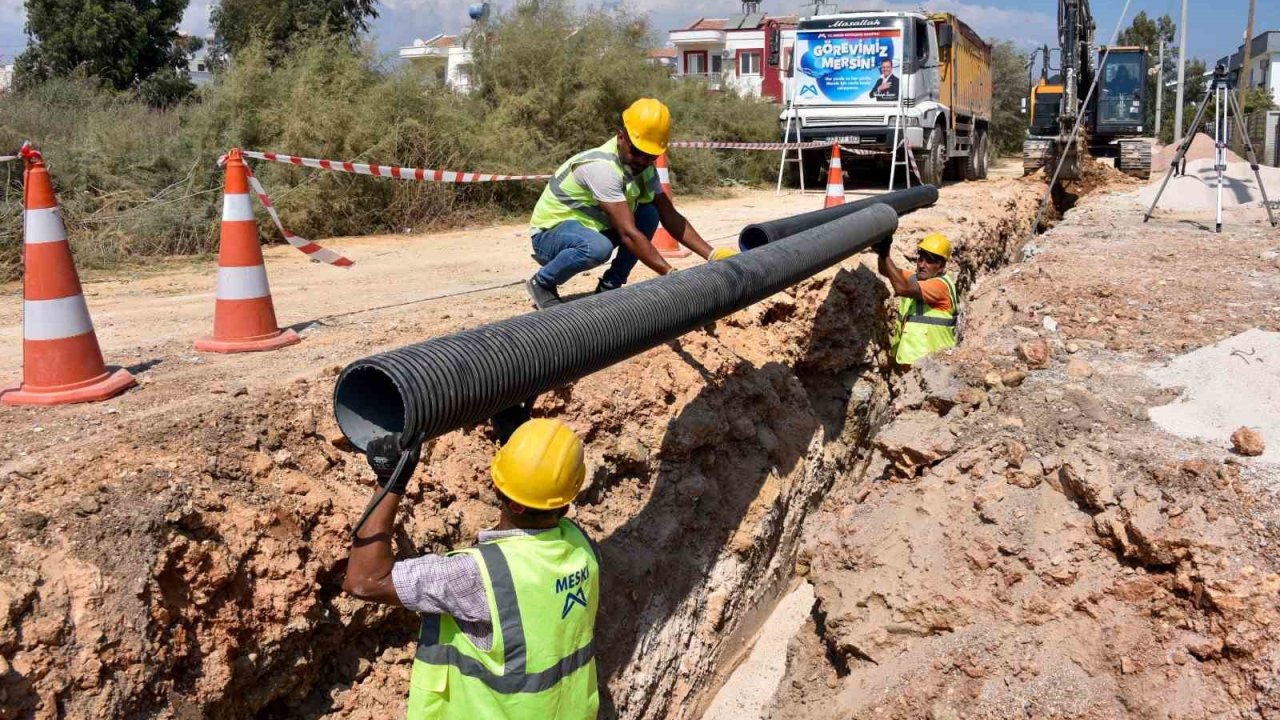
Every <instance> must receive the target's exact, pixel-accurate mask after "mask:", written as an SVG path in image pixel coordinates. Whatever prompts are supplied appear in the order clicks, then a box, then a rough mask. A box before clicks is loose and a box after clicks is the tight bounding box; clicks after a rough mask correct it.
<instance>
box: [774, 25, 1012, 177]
mask: <svg viewBox="0 0 1280 720" xmlns="http://www.w3.org/2000/svg"><path fill="white" fill-rule="evenodd" d="M788 60H789V61H788ZM783 62H785V63H786V66H785V67H784V68H783V69H784V75H785V77H786V78H787V80H786V86H785V87H784V98H785V107H784V109H783V111H782V114H781V116H780V117H779V124H780V126H781V134H782V135H783V140H784V142H795V141H796V140H797V139H798V140H800V141H816V140H822V141H831V142H833V143H835V142H838V143H840V144H841V145H842V146H845V147H849V148H854V149H858V150H876V151H880V152H879V153H867V154H862V153H855V154H853V155H852V156H851V157H849V158H848V159H847V160H846V161H845V162H846V163H850V162H857V161H859V160H862V159H864V158H868V157H872V158H877V157H878V158H881V159H883V158H887V157H888V155H887V153H891V152H892V151H893V150H894V140H895V137H896V136H905V138H906V141H907V143H909V146H910V147H911V149H912V152H914V153H915V160H916V165H917V167H918V168H919V171H920V176H921V180H922V181H923V182H925V183H929V184H935V185H936V184H938V183H939V182H940V181H941V180H943V178H944V177H945V178H947V179H955V180H976V179H981V178H985V177H986V176H987V163H988V160H989V157H990V126H991V107H992V99H991V92H992V83H991V46H990V45H988V44H987V43H986V42H984V41H983V40H982V38H980V37H978V34H977V33H976V32H974V31H973V29H972V28H970V27H969V26H968V25H966V24H965V23H964V22H962V21H961V20H960V19H959V18H957V17H956V16H954V15H952V14H950V13H932V14H930V13H921V12H879V11H877V12H849V13H837V14H827V15H816V16H813V17H808V18H804V19H802V20H801V21H800V22H799V25H798V27H797V29H796V40H795V44H794V45H793V47H792V52H791V53H790V55H789V56H788V58H787V60H784V61H783ZM824 155H825V154H824V153H822V152H821V151H815V150H809V151H806V152H803V153H801V160H800V165H801V172H804V173H805V177H806V179H807V178H810V177H812V178H813V179H814V181H815V182H817V183H820V182H821V180H822V172H823V170H822V166H823V163H825V162H826V157H825V156H824ZM897 157H901V156H897ZM881 162H883V160H881Z"/></svg>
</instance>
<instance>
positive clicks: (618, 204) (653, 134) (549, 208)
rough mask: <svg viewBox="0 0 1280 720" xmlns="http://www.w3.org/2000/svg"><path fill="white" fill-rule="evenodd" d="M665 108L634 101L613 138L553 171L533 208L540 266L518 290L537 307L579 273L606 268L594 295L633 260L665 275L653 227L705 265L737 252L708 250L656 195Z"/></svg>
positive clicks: (621, 280) (667, 125) (618, 282)
mask: <svg viewBox="0 0 1280 720" xmlns="http://www.w3.org/2000/svg"><path fill="white" fill-rule="evenodd" d="M670 131H671V111H670V110H668V109H667V106H666V105H663V104H662V103H661V102H659V101H657V100H654V99H653V98H640V99H639V100H636V101H635V102H634V103H632V104H631V106H630V107H628V108H627V109H626V110H624V111H623V112H622V127H621V128H620V129H619V130H618V134H617V135H616V136H615V137H613V138H610V140H609V142H607V143H605V144H603V145H601V146H600V147H597V148H593V149H591V150H587V151H585V152H580V153H578V154H577V155H574V156H573V157H571V158H569V159H568V160H567V161H565V163H564V164H563V165H561V166H560V168H559V169H558V170H556V172H555V175H553V176H552V178H551V180H550V181H548V182H547V187H546V188H545V189H544V190H543V191H542V196H541V197H539V198H538V204H537V206H536V207H534V209H533V217H532V218H531V219H530V221H529V224H530V225H531V226H532V228H531V234H532V240H533V256H534V259H535V260H537V261H538V264H539V265H541V266H542V269H541V270H539V271H538V273H537V274H536V275H534V276H533V277H531V278H529V280H528V282H526V283H525V288H526V289H527V290H528V291H529V297H531V298H532V299H533V304H534V305H536V306H537V307H538V308H539V309H542V308H547V307H551V306H553V305H559V304H560V294H559V290H558V288H559V287H560V286H561V285H563V284H564V283H565V282H567V281H568V280H569V278H571V277H573V276H574V275H577V274H578V273H580V272H582V271H584V270H589V269H591V268H593V267H598V266H600V265H603V264H605V263H606V262H608V261H609V257H610V256H611V255H613V250H614V248H615V247H616V248H617V249H618V253H617V256H616V257H614V258H613V263H612V264H611V265H610V266H609V269H608V270H607V271H605V273H604V276H603V277H601V278H600V281H599V282H598V283H597V284H596V292H597V293H601V292H604V291H606V290H613V289H615V288H619V287H622V286H623V285H624V284H625V283H626V282H627V276H628V275H630V274H631V269H632V268H634V267H635V265H636V261H637V260H639V261H640V262H642V263H644V264H645V265H646V266H647V267H648V268H649V269H650V270H653V271H654V272H656V273H658V274H659V275H666V274H667V273H669V272H672V270H673V268H672V267H671V266H670V265H668V264H667V261H666V260H664V259H663V258H662V255H661V254H660V253H659V252H658V250H657V249H656V248H655V247H654V246H653V242H652V240H653V235H654V233H655V232H657V231H658V222H659V220H661V222H662V226H663V227H665V228H666V229H667V231H668V232H670V233H671V235H672V236H673V237H674V238H675V239H676V240H677V241H679V242H680V243H681V244H682V245H684V246H685V247H687V248H689V249H690V250H692V251H693V252H695V253H697V254H698V255H699V256H701V257H703V258H706V259H708V260H720V259H723V258H726V257H729V256H731V255H734V254H736V252H737V251H735V250H733V249H732V248H727V247H725V248H717V249H716V250H714V251H713V250H712V249H711V246H710V245H708V244H707V243H706V242H705V241H704V240H703V239H702V236H701V235H699V234H698V231H697V230H695V229H694V228H693V224H692V223H690V222H689V221H688V220H686V219H685V217H684V216H683V215H681V214H680V212H679V211H677V210H676V208H675V205H673V204H672V203H671V198H670V197H668V196H667V195H666V194H665V193H663V192H662V185H661V183H660V182H659V181H658V173H657V170H656V169H655V168H654V166H653V164H654V162H655V161H657V159H658V156H659V155H662V154H663V153H665V152H666V151H667V136H668V134H669V133H670Z"/></svg>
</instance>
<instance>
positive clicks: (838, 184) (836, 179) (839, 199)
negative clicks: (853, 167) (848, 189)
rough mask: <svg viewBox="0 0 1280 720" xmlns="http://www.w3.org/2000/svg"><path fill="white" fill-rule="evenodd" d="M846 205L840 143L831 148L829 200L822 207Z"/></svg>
mask: <svg viewBox="0 0 1280 720" xmlns="http://www.w3.org/2000/svg"><path fill="white" fill-rule="evenodd" d="M843 204H844V170H843V169H842V168H841V167H840V143H835V144H834V145H832V146H831V168H830V169H829V170H827V199H826V201H825V202H824V203H822V207H824V208H829V207H835V206H836V205H843Z"/></svg>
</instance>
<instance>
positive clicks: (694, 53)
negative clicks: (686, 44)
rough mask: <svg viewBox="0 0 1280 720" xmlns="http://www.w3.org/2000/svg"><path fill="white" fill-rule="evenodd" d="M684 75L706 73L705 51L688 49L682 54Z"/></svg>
mask: <svg viewBox="0 0 1280 720" xmlns="http://www.w3.org/2000/svg"><path fill="white" fill-rule="evenodd" d="M684 74H685V75H706V74H707V51H706V50H690V51H688V52H686V53H685V54H684Z"/></svg>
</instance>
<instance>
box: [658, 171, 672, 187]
mask: <svg viewBox="0 0 1280 720" xmlns="http://www.w3.org/2000/svg"><path fill="white" fill-rule="evenodd" d="M658 182H661V183H662V184H663V185H670V184H671V176H670V175H668V174H667V169H666V168H664V167H660V168H658Z"/></svg>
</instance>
